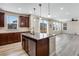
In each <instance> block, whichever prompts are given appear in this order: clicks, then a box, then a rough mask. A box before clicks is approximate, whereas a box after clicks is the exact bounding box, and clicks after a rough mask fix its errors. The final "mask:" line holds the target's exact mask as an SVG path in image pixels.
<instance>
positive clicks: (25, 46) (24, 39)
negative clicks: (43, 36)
mask: <svg viewBox="0 0 79 59" xmlns="http://www.w3.org/2000/svg"><path fill="white" fill-rule="evenodd" d="M22 39H23V42H22V47H23V49H24V50H25V51H26V52H27V53H28V39H26V38H25V37H22Z"/></svg>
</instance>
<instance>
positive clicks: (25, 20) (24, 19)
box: [20, 16, 29, 27]
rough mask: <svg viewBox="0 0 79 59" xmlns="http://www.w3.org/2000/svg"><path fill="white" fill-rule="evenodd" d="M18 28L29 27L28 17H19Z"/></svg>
mask: <svg viewBox="0 0 79 59" xmlns="http://www.w3.org/2000/svg"><path fill="white" fill-rule="evenodd" d="M20 27H29V17H24V16H20Z"/></svg>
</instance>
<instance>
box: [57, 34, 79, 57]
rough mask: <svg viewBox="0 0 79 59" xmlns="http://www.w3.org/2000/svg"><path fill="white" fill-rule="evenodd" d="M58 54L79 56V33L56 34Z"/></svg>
mask: <svg viewBox="0 0 79 59" xmlns="http://www.w3.org/2000/svg"><path fill="white" fill-rule="evenodd" d="M56 55H58V56H79V35H75V34H61V35H58V36H56Z"/></svg>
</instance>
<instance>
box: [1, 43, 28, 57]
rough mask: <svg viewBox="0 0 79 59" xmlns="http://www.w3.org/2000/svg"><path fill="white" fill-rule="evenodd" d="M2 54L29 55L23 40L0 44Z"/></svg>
mask: <svg viewBox="0 0 79 59" xmlns="http://www.w3.org/2000/svg"><path fill="white" fill-rule="evenodd" d="M0 56H28V55H27V53H26V52H25V51H24V50H23V49H22V46H21V42H19V43H13V44H8V45H4V46H0Z"/></svg>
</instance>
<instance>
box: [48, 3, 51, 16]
mask: <svg viewBox="0 0 79 59" xmlns="http://www.w3.org/2000/svg"><path fill="white" fill-rule="evenodd" d="M48 17H51V15H50V4H49V3H48Z"/></svg>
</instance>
